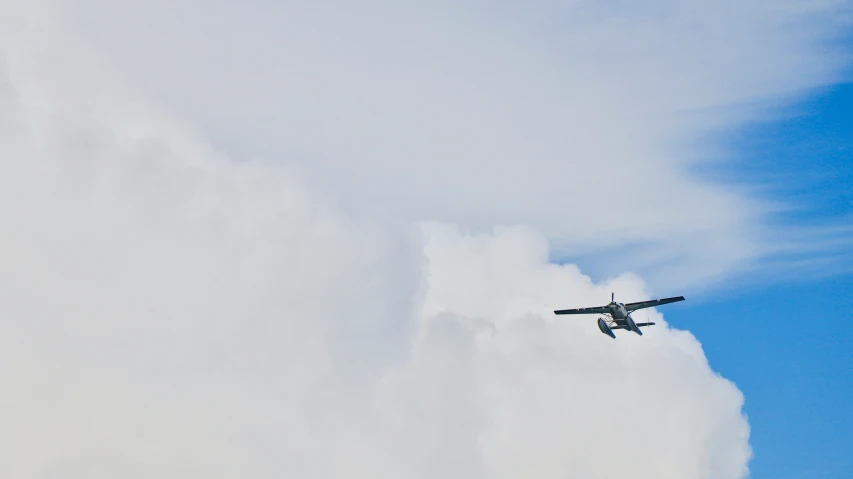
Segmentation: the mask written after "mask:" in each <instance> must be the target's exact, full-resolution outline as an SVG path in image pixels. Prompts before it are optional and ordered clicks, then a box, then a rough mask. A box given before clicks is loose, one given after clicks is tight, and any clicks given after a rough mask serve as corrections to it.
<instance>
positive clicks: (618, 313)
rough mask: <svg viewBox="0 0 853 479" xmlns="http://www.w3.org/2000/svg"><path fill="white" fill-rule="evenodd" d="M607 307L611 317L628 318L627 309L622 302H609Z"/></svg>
mask: <svg viewBox="0 0 853 479" xmlns="http://www.w3.org/2000/svg"><path fill="white" fill-rule="evenodd" d="M607 309H608V310H609V311H610V316H611V317H612V318H613V319H628V310H627V309H625V305H624V304H622V303H615V302H614V303H610V304H608V305H607Z"/></svg>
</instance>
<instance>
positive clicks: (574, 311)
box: [554, 306, 610, 314]
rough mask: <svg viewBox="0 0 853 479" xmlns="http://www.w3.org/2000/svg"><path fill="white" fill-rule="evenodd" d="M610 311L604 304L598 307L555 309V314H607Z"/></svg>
mask: <svg viewBox="0 0 853 479" xmlns="http://www.w3.org/2000/svg"><path fill="white" fill-rule="evenodd" d="M609 312H610V311H609V310H608V309H607V308H605V307H604V306H599V307H597V308H580V309H560V310H557V311H554V314H607V313H609Z"/></svg>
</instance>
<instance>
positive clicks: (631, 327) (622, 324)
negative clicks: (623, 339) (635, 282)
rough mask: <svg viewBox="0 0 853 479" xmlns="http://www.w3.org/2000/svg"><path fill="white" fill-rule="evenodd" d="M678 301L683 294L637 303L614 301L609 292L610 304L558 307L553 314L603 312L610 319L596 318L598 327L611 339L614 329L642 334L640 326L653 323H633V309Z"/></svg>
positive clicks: (614, 295) (681, 299) (613, 294)
mask: <svg viewBox="0 0 853 479" xmlns="http://www.w3.org/2000/svg"><path fill="white" fill-rule="evenodd" d="M678 301H684V296H676V297H673V298H664V299H652V300H650V301H640V302H638V303H628V304H624V303H617V302H616V293H610V304H608V305H606V306H598V307H594V308H579V309H560V310H557V311H554V314H604V315H606V316H609V317H610V319H607V318H598V329H600V330H601V332H602V333H604V334H606V335H608V336H610V337H611V338H613V339H616V334H614V333H613V330H614V329H627V330H628V331H633V332H635V333H637V334H639V335H640V336H642V335H643V333H642V331H640V328H641V327H648V326H652V325H654V324H655V323H635V322H634V319H633V318H631V313H633V312H634V311H637V310H638V309H643V308H653V307H655V306H660V305H663V304H669V303H675V302H678Z"/></svg>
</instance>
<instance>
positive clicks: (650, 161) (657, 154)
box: [76, 0, 850, 290]
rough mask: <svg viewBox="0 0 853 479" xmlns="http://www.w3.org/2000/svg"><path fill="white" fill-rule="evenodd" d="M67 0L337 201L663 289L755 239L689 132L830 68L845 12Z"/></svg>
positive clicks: (717, 127)
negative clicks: (537, 248)
mask: <svg viewBox="0 0 853 479" xmlns="http://www.w3.org/2000/svg"><path fill="white" fill-rule="evenodd" d="M77 3H78V4H79V5H80V8H79V9H77V10H76V18H77V19H78V22H79V24H80V25H83V26H85V28H86V31H87V34H88V35H89V36H90V37H91V38H92V39H93V41H95V42H96V43H98V44H99V45H100V46H102V47H103V48H104V51H105V52H107V54H108V55H109V56H110V58H111V59H112V60H113V61H114V62H115V63H116V65H118V66H119V67H120V68H121V69H122V71H124V72H125V74H127V75H128V76H129V77H130V78H131V79H132V81H133V82H134V83H135V84H137V85H139V86H140V87H142V88H144V89H145V90H146V91H150V92H153V93H155V94H156V95H158V97H159V98H161V99H162V100H163V101H165V102H167V103H168V104H169V105H170V107H172V108H175V109H177V110H179V111H181V112H183V113H186V114H188V115H190V116H191V117H192V118H193V119H195V120H197V121H198V122H200V124H202V125H203V126H204V127H205V128H206V131H208V132H209V133H210V134H211V138H212V139H213V141H214V142H215V143H216V144H217V145H220V146H222V147H223V148H225V149H226V151H229V152H230V153H232V154H234V156H236V157H239V158H250V157H255V156H258V157H262V158H265V159H267V160H270V161H275V162H284V163H287V164H289V165H292V166H294V167H297V168H299V169H300V170H302V171H303V172H304V173H305V174H306V176H308V177H310V178H311V179H312V180H313V181H314V183H315V185H316V186H317V187H319V188H324V189H325V190H326V191H327V192H328V194H330V195H334V196H336V197H341V198H342V201H343V202H344V203H345V204H347V205H350V206H351V207H352V208H353V209H355V210H357V211H365V210H367V209H371V210H374V211H378V212H381V213H382V214H388V215H392V217H396V218H403V219H408V220H418V221H420V220H439V221H453V222H460V223H462V224H464V225H466V226H470V227H473V228H478V229H480V230H488V228H490V227H491V226H492V225H493V224H495V223H501V224H515V223H525V224H529V225H531V226H533V227H536V228H537V229H539V230H540V231H542V232H543V234H545V235H546V237H548V238H549V239H551V240H552V241H553V246H554V247H555V248H557V252H558V253H560V254H587V253H590V252H599V253H601V252H602V251H607V254H610V250H611V249H615V250H616V251H617V252H619V251H620V250H622V249H623V248H625V247H630V248H631V249H630V254H627V255H620V256H619V257H618V258H617V259H618V260H619V261H620V262H621V263H617V264H608V265H607V267H606V268H605V270H606V271H609V272H612V273H613V274H618V273H619V272H621V271H624V270H625V268H628V269H631V270H634V271H637V272H641V273H643V274H644V275H648V277H649V278H651V279H653V281H654V283H655V284H656V285H657V286H658V287H661V288H675V287H677V288H679V289H680V290H682V289H683V288H684V287H687V286H690V285H693V284H702V283H706V282H708V281H709V280H713V279H719V278H720V277H721V276H720V275H724V274H726V273H728V272H731V271H733V270H737V269H739V268H742V267H744V266H748V265H749V262H750V261H752V260H755V259H756V258H758V257H760V255H761V254H762V253H763V252H766V251H767V248H768V246H769V243H772V242H774V241H775V240H774V237H773V235H772V234H768V231H767V229H766V228H765V227H764V226H763V220H762V218H763V217H762V213H763V212H764V211H766V210H767V208H769V207H770V205H765V204H762V203H761V202H760V201H758V200H757V199H756V198H752V197H750V196H748V195H747V194H746V193H745V192H744V191H741V190H735V189H729V188H726V187H724V186H721V185H713V184H709V183H706V182H704V181H702V180H701V179H699V178H696V177H692V176H690V175H689V174H688V173H687V171H688V170H689V169H690V167H691V166H693V165H696V164H697V163H699V162H706V161H715V160H720V159H724V158H725V153H724V152H722V151H721V150H719V149H717V148H713V147H714V145H713V144H709V143H708V142H707V138H706V136H707V135H709V134H716V133H719V132H720V131H722V130H725V129H727V128H731V127H734V126H737V125H738V124H740V123H742V122H744V121H747V120H749V119H754V118H755V117H756V116H757V115H758V116H762V115H765V114H766V112H765V111H763V108H766V107H773V106H778V105H779V104H780V103H779V102H780V101H785V100H788V99H790V98H792V96H795V95H798V94H801V93H802V89H808V88H812V87H815V86H821V85H825V84H827V83H830V82H832V81H833V80H835V79H836V78H837V77H838V74H839V68H840V67H842V66H844V65H845V63H844V60H845V57H844V56H843V55H842V53H843V52H842V51H840V50H838V49H837V48H834V47H833V46H832V43H831V41H832V40H833V39H834V38H835V37H836V36H837V35H838V34H839V32H840V31H842V28H843V27H849V26H850V4H849V2H835V1H827V2H793V1H785V2H768V1H763V0H762V1H758V0H748V1H723V2H712V3H708V2H698V1H683V0H679V1H674V0H667V1H645V2H613V1H606V2H592V1H573V2H555V1H545V2H522V3H517V2H515V3H513V2H488V3H487V2H446V1H445V2H392V1H387V0H372V1H368V2H357V3H353V2H343V1H338V0H322V1H317V2H307V3H306V2H268V1H260V0H255V1H249V2H241V3H239V4H237V3H228V4H226V3H213V4H212V3H210V2H199V1H197V0H177V1H175V0H169V1H163V0H154V1H152V2H146V3H145V4H144V5H143V4H139V5H138V6H133V5H128V4H126V3H122V2H115V1H104V0H80V1H79V2H77ZM698 145H701V147H700V146H698ZM605 258H606V256H605Z"/></svg>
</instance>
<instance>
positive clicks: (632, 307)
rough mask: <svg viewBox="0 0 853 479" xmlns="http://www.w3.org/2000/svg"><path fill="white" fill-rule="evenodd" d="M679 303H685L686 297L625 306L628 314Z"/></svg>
mask: <svg viewBox="0 0 853 479" xmlns="http://www.w3.org/2000/svg"><path fill="white" fill-rule="evenodd" d="M678 301H684V296H676V297H674V298H664V299H652V300H650V301H640V302H639V303H628V304H626V305H625V309H627V310H628V312H631V311H636V310H638V309H643V308H653V307H655V306H660V305H662V304H669V303H675V302H678Z"/></svg>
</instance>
